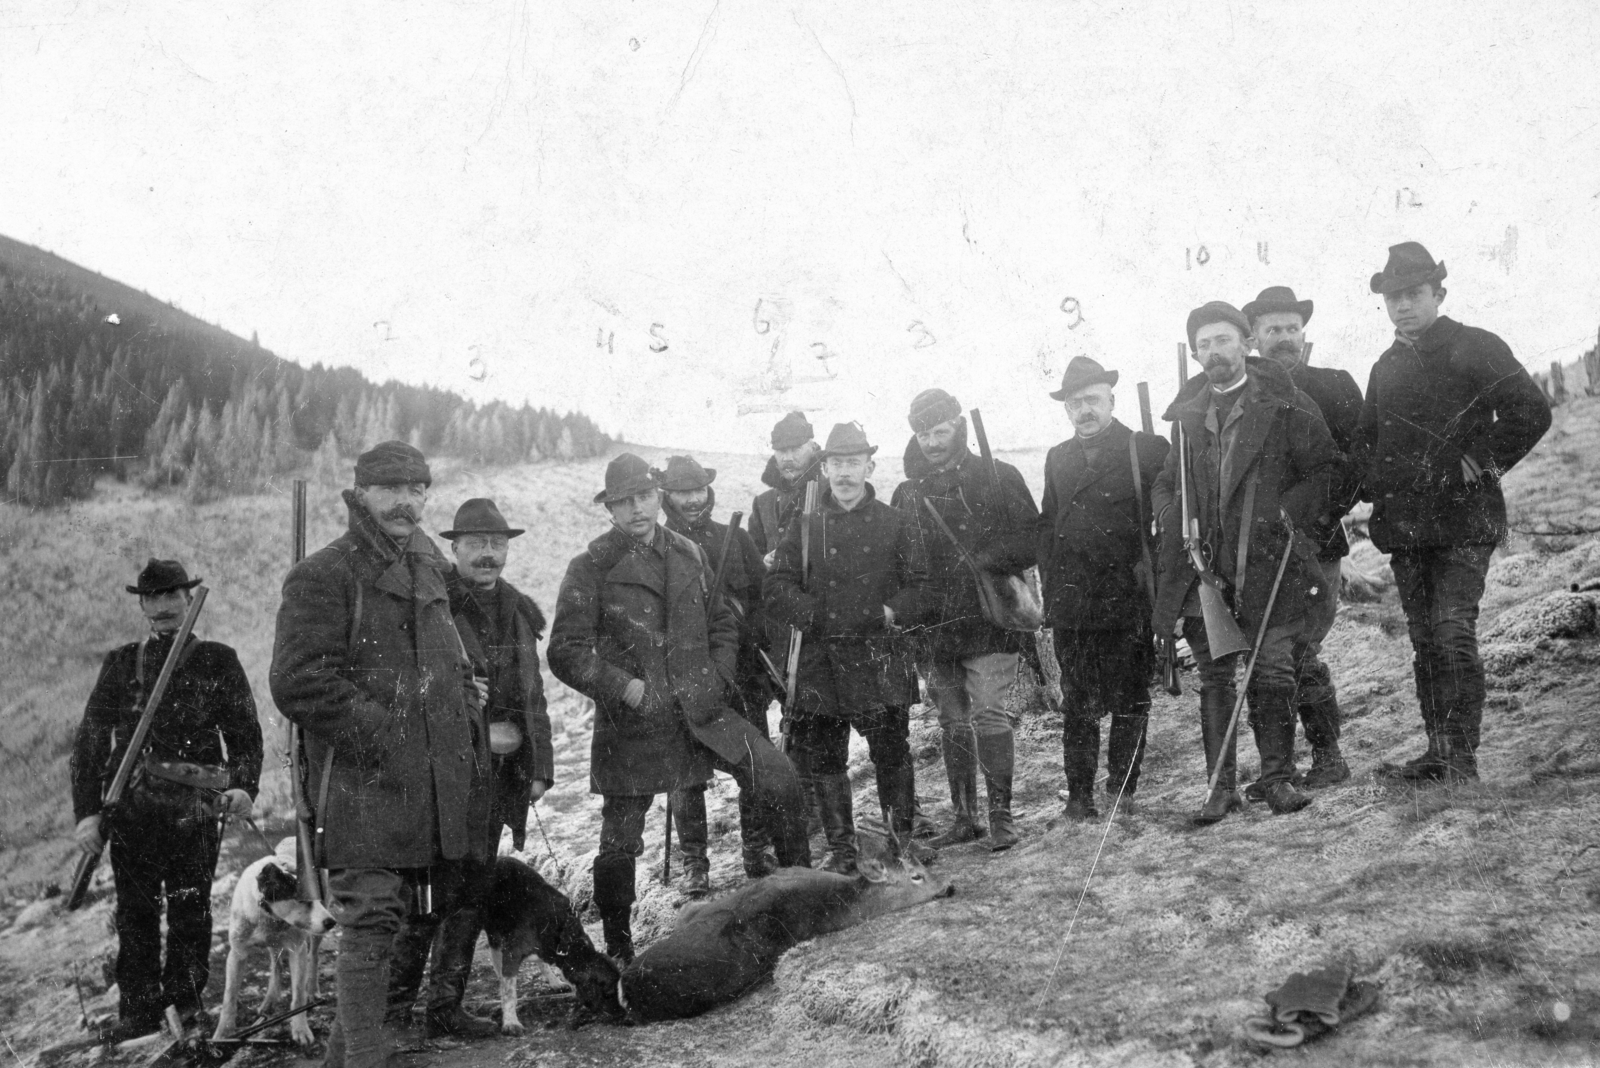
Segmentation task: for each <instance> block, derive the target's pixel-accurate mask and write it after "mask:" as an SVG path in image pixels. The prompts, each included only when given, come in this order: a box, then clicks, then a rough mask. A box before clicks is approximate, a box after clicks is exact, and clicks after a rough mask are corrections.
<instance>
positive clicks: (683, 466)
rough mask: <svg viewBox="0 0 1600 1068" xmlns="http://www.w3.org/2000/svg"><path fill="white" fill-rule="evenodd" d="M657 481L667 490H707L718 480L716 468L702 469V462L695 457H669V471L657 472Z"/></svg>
mask: <svg viewBox="0 0 1600 1068" xmlns="http://www.w3.org/2000/svg"><path fill="white" fill-rule="evenodd" d="M656 480H657V481H658V482H660V483H661V488H662V489H665V490H678V491H679V492H683V491H686V490H697V489H705V488H706V487H707V486H709V485H711V483H713V482H715V481H716V480H717V469H716V468H715V467H701V466H700V461H698V460H696V459H695V458H694V457H693V456H669V457H667V469H666V470H665V471H660V472H657V474H656Z"/></svg>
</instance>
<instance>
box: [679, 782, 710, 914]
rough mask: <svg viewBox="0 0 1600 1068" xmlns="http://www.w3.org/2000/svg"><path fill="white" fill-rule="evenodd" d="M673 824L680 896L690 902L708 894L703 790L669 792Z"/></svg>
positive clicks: (708, 881) (706, 833)
mask: <svg viewBox="0 0 1600 1068" xmlns="http://www.w3.org/2000/svg"><path fill="white" fill-rule="evenodd" d="M672 822H673V824H674V825H675V829H676V830H677V832H678V855H679V856H680V857H681V858H682V860H683V892H684V893H685V894H687V895H689V896H690V897H692V898H702V897H705V896H706V895H707V894H709V893H711V861H710V859H709V858H708V857H707V856H706V841H707V838H708V837H709V834H710V832H709V829H708V827H707V825H706V788H705V787H704V786H698V787H691V788H689V789H687V790H674V791H673V792H672Z"/></svg>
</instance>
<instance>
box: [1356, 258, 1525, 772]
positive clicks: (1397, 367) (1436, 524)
mask: <svg viewBox="0 0 1600 1068" xmlns="http://www.w3.org/2000/svg"><path fill="white" fill-rule="evenodd" d="M1444 278H1445V267H1444V264H1443V263H1435V262H1434V259H1433V256H1432V255H1430V254H1429V252H1428V250H1427V249H1426V248H1424V247H1422V246H1421V245H1419V244H1418V243H1417V242H1415V241H1405V242H1402V243H1400V244H1398V245H1393V246H1391V247H1390V249H1389V260H1388V262H1387V263H1385V264H1384V266H1383V270H1382V271H1379V272H1378V273H1377V274H1375V275H1373V276H1372V282H1371V288H1372V291H1373V292H1374V293H1379V294H1382V296H1383V303H1384V306H1385V308H1386V309H1387V310H1388V313H1389V321H1390V322H1391V323H1393V324H1394V328H1395V336H1394V343H1393V344H1391V345H1390V346H1389V347H1388V348H1387V349H1386V350H1385V351H1384V353H1383V355H1381V356H1379V357H1378V362H1377V363H1376V364H1374V365H1373V368H1372V376H1371V378H1370V379H1368V381H1367V399H1366V402H1365V404H1364V405H1363V406H1362V408H1361V422H1360V425H1359V427H1358V429H1357V431H1356V444H1355V450H1354V451H1355V464H1356V466H1357V468H1358V469H1359V470H1360V472H1361V474H1362V476H1363V477H1364V479H1365V483H1364V486H1363V492H1364V493H1365V495H1366V499H1368V500H1370V501H1372V523H1371V530H1372V542H1373V544H1374V545H1376V546H1377V547H1378V548H1380V549H1382V550H1383V551H1384V552H1387V553H1389V554H1390V556H1389V562H1390V564H1391V565H1392V566H1393V567H1394V577H1395V583H1396V585H1398V586H1399V588H1400V606H1401V607H1402V608H1404V609H1405V613H1406V625H1407V629H1408V630H1409V631H1410V633H1411V647H1412V651H1413V653H1414V658H1413V663H1412V669H1413V672H1414V674H1415V676H1416V681H1417V703H1418V704H1419V705H1420V706H1421V710H1422V726H1423V729H1424V730H1425V731H1426V732H1427V736H1428V745H1427V748H1426V749H1425V750H1424V751H1423V752H1422V754H1421V755H1420V756H1418V757H1416V758H1415V759H1413V760H1410V761H1407V762H1406V763H1405V764H1403V765H1399V766H1394V765H1387V764H1386V765H1384V766H1383V767H1382V768H1381V769H1380V772H1381V773H1385V774H1387V775H1390V776H1393V777H1396V778H1399V779H1402V780H1409V781H1412V782H1430V781H1444V782H1462V781H1470V780H1474V779H1476V778H1477V777H1478V761H1477V750H1478V744H1479V742H1480V740H1481V734H1482V723H1483V701H1484V683H1483V661H1482V659H1481V658H1480V657H1479V655H1478V630H1477V627H1478V601H1479V599H1480V598H1482V596H1483V586H1484V576H1485V575H1486V574H1487V573H1488V570H1489V557H1490V556H1491V555H1492V554H1493V553H1494V547H1495V546H1496V545H1497V544H1499V543H1500V542H1501V541H1502V540H1504V538H1505V536H1506V502H1505V497H1504V495H1503V494H1502V493H1501V492H1500V480H1501V479H1502V478H1503V477H1504V476H1505V473H1506V472H1507V471H1509V470H1511V468H1512V466H1513V465H1515V464H1516V463H1517V461H1519V460H1521V459H1522V458H1523V457H1524V456H1526V455H1527V454H1528V451H1529V450H1530V449H1532V448H1533V447H1534V446H1535V445H1536V444H1538V442H1539V439H1540V438H1541V437H1543V436H1544V433H1545V431H1546V430H1549V429H1550V403H1549V402H1548V401H1547V400H1546V399H1545V396H1544V392H1543V391H1542V390H1541V389H1540V388H1539V386H1538V384H1537V383H1535V382H1534V381H1533V378H1532V377H1531V376H1530V375H1529V374H1528V372H1527V371H1526V370H1524V369H1523V366H1522V364H1521V363H1520V362H1518V360H1517V358H1516V357H1515V356H1514V355H1512V353H1511V350H1510V348H1508V347H1507V346H1506V343H1505V342H1504V341H1501V340H1500V339H1499V338H1498V337H1496V336H1495V335H1494V334H1491V333H1489V332H1488V331H1487V330H1479V329H1477V328H1476V327H1470V326H1462V325H1461V324H1460V323H1458V322H1456V321H1455V320H1454V319H1451V318H1450V317H1449V316H1446V315H1441V314H1439V305H1440V303H1441V302H1442V301H1443V300H1444V296H1445V289H1444V287H1443V286H1441V285H1440V284H1439V283H1440V282H1442V281H1444Z"/></svg>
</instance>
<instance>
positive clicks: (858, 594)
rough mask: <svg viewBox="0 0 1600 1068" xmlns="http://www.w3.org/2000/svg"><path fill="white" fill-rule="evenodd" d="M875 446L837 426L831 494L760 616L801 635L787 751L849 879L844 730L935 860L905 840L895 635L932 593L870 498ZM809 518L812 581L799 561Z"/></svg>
mask: <svg viewBox="0 0 1600 1068" xmlns="http://www.w3.org/2000/svg"><path fill="white" fill-rule="evenodd" d="M877 451H878V450H877V446H875V445H871V444H869V443H868V442H867V436H866V434H865V433H864V432H863V431H862V429H861V427H860V426H859V425H857V424H855V423H840V424H838V425H837V426H835V427H834V428H833V431H832V433H830V434H829V435H828V444H827V448H826V449H824V450H823V453H822V456H823V463H822V470H823V476H824V477H825V478H826V479H827V489H826V490H824V491H823V492H821V493H820V494H819V496H820V500H818V502H817V511H816V514H815V515H813V516H810V517H807V516H805V515H800V516H797V517H796V518H795V520H794V521H793V522H791V523H790V524H789V529H788V530H786V531H785V532H784V535H783V540H782V541H781V542H779V544H778V555H777V559H776V561H775V562H774V563H773V565H772V570H771V571H769V572H768V573H767V581H766V585H765V586H764V587H763V588H762V595H763V597H764V599H765V601H766V604H767V611H768V612H769V613H771V614H772V616H773V617H774V618H775V619H777V620H778V621H779V622H781V623H786V624H788V625H790V626H792V627H795V628H797V629H798V630H799V631H800V632H801V634H802V635H804V641H803V642H802V644H801V646H800V667H799V678H798V680H797V683H796V692H795V703H796V705H797V706H798V707H797V708H795V709H793V710H791V713H790V715H791V716H792V718H793V727H792V728H791V733H790V737H789V745H790V753H791V754H792V755H793V757H794V761H795V765H796V766H797V767H798V768H799V769H800V774H801V775H802V776H804V777H805V778H807V779H809V780H810V781H811V784H812V790H813V792H814V793H815V795H816V798H817V802H818V804H819V805H820V806H821V809H822V822H823V831H824V833H825V834H826V835H827V839H828V859H827V862H826V863H825V864H824V865H823V867H824V868H826V869H827V870H828V871H832V872H838V873H840V874H844V875H853V874H855V871H856V835H855V815H854V811H853V809H854V803H853V800H852V798H851V790H850V775H849V772H848V770H847V757H848V750H849V743H850V728H851V727H854V728H855V729H856V731H857V733H859V734H860V735H861V736H862V737H863V738H865V739H866V742H867V749H868V752H869V753H870V755H871V757H872V763H873V766H874V768H876V769H877V778H878V800H879V802H880V803H881V805H882V806H883V809H884V811H885V812H886V813H887V814H888V821H889V826H890V829H891V830H893V831H894V832H895V833H896V834H898V835H899V836H900V837H901V839H902V841H903V842H904V843H905V848H907V849H908V850H909V851H910V852H911V853H912V854H913V855H915V856H916V857H917V859H919V860H931V859H932V858H933V851H932V850H930V849H928V848H927V847H926V846H923V845H921V844H920V843H914V842H912V841H911V829H912V824H911V818H912V817H911V805H912V801H913V798H914V796H915V785H914V781H913V779H912V766H911V748H910V745H909V744H908V738H909V732H910V723H909V713H910V703H911V695H912V694H913V693H914V692H915V686H916V678H915V675H914V673H913V668H912V663H911V658H910V656H909V655H908V650H907V649H906V648H905V644H904V642H903V641H902V640H901V639H900V638H899V637H898V632H899V631H900V630H901V629H902V628H904V627H910V626H916V625H918V624H921V623H923V622H926V621H927V617H928V615H929V609H930V608H931V607H932V603H933V602H932V599H931V593H932V591H931V590H930V589H929V586H928V570H927V563H926V562H925V558H924V556H923V551H922V542H921V539H920V538H919V536H918V534H917V528H916V524H915V523H913V522H912V521H911V519H910V517H908V516H906V515H905V514H904V513H902V512H898V511H896V510H895V509H893V508H891V507H889V506H888V505H886V504H884V503H883V502H882V501H880V500H877V499H876V495H875V493H874V491H873V488H872V484H871V483H870V482H869V481H868V479H870V478H871V477H872V471H873V462H872V454H873V453H875V452H877ZM808 521H809V523H810V528H811V529H810V534H809V543H810V560H809V565H810V566H809V574H807V568H806V567H805V566H804V564H805V561H803V560H802V556H803V552H802V549H803V545H804V543H805V541H806V540H807V536H806V534H805V533H804V528H805V527H806V524H807V523H808Z"/></svg>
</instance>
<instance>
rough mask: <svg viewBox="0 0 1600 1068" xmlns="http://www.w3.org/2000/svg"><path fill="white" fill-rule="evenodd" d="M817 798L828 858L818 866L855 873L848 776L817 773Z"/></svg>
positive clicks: (853, 818)
mask: <svg viewBox="0 0 1600 1068" xmlns="http://www.w3.org/2000/svg"><path fill="white" fill-rule="evenodd" d="M812 781H813V782H814V783H815V784H816V790H817V802H818V804H820V805H821V806H822V830H823V833H824V834H826V835H827V837H828V859H827V860H825V861H823V863H822V870H823V871H831V872H833V873H835V874H837V875H854V874H855V873H856V827H855V814H854V812H853V811H852V799H851V796H850V776H849V774H848V773H846V772H839V773H838V774H837V775H817V776H815V777H813V779H812Z"/></svg>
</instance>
